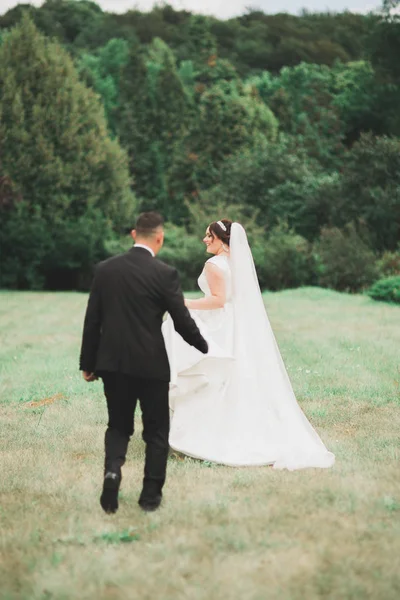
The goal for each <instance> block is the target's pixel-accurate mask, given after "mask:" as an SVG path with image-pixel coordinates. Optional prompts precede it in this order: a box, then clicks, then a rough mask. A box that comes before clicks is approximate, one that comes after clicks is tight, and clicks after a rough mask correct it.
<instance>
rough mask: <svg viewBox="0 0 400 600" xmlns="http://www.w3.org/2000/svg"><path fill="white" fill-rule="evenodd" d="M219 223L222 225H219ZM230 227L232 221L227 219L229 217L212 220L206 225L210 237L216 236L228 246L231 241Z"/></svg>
mask: <svg viewBox="0 0 400 600" xmlns="http://www.w3.org/2000/svg"><path fill="white" fill-rule="evenodd" d="M221 223H222V225H223V227H222V226H221ZM231 227H232V221H229V219H221V221H214V222H213V223H210V225H209V226H208V228H209V230H210V233H211V235H212V237H213V238H216V237H217V238H218V239H219V240H221V242H222V243H223V244H225V245H226V246H228V247H229V244H230V241H231ZM224 228H225V229H224Z"/></svg>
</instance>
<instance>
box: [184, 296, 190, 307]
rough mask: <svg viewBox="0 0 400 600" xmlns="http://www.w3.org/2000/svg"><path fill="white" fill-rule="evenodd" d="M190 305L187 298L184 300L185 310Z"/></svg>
mask: <svg viewBox="0 0 400 600" xmlns="http://www.w3.org/2000/svg"><path fill="white" fill-rule="evenodd" d="M190 303H191V300H189V298H185V306H186V308H190Z"/></svg>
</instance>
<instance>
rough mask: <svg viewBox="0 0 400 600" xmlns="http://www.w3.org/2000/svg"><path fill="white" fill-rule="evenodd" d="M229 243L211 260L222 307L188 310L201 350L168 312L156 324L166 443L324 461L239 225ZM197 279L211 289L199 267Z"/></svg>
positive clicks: (235, 454)
mask: <svg viewBox="0 0 400 600" xmlns="http://www.w3.org/2000/svg"><path fill="white" fill-rule="evenodd" d="M230 248H231V252H230V258H228V257H225V256H214V257H213V258H211V259H210V262H212V263H213V264H214V265H215V266H217V267H218V268H219V269H221V271H222V273H223V274H224V278H225V285H226V304H225V306H224V308H222V309H217V310H191V311H190V312H191V315H192V317H193V318H194V319H195V321H196V323H197V325H198V327H199V329H200V331H201V332H202V334H203V336H204V337H205V338H206V339H207V341H208V343H209V352H208V354H207V355H203V354H201V352H199V351H198V350H196V349H195V348H193V347H192V346H189V345H188V344H187V343H186V342H185V341H184V340H183V339H182V337H181V336H180V335H179V334H178V333H176V331H175V329H174V326H173V321H172V319H171V317H169V316H168V318H167V320H166V322H165V323H164V325H163V334H164V339H165V343H166V348H167V352H168V357H169V361H170V365H171V385H170V406H171V412H172V420H171V432H170V446H171V447H172V448H173V449H175V450H178V451H179V452H182V453H184V454H186V455H188V456H191V457H194V458H200V459H203V460H207V461H210V462H215V463H219V464H224V465H229V466H252V465H254V466H257V465H258V466H260V465H273V466H274V468H276V469H284V468H286V469H289V470H295V469H302V468H306V467H325V468H326V467H331V466H332V465H333V464H334V461H335V457H334V455H333V454H332V453H331V452H329V451H328V450H327V449H326V448H325V446H324V444H323V442H322V441H321V439H320V438H319V436H318V434H317V433H316V431H315V430H314V429H313V427H312V426H311V424H310V423H309V421H308V420H307V418H306V417H305V415H304V413H303V412H302V410H301V408H300V407H299V405H298V403H297V401H296V398H295V396H294V393H293V389H292V386H291V383H290V380H289V377H288V375H287V372H286V369H285V366H284V364H283V361H282V358H281V355H280V352H279V349H278V346H277V344H276V342H275V337H274V334H273V332H272V329H271V326H270V323H269V319H268V316H267V314H266V311H265V307H264V303H263V299H262V295H261V291H260V288H259V285H258V280H257V276H256V272H255V267H254V262H253V258H252V254H251V250H250V248H249V245H248V242H247V236H246V233H245V231H244V229H243V227H242V226H241V225H239V224H238V223H234V224H233V225H232V229H231V243H230ZM198 283H199V287H200V289H201V290H202V292H203V293H204V294H205V295H206V296H207V295H209V294H210V293H211V292H210V288H209V286H208V283H207V278H206V275H205V272H204V270H203V272H202V274H201V275H200V277H199V280H198Z"/></svg>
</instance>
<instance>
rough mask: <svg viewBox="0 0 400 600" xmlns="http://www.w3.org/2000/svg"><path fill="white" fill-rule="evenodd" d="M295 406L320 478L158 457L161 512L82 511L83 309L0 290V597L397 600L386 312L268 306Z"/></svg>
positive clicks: (86, 397) (96, 441) (391, 339)
mask: <svg viewBox="0 0 400 600" xmlns="http://www.w3.org/2000/svg"><path fill="white" fill-rule="evenodd" d="M265 299H266V304H267V307H268V311H269V314H270V318H271V322H272V325H273V327H274V330H275V332H276V337H277V340H278V343H279V345H280V347H281V350H282V354H283V356H284V359H285V362H286V364H287V366H288V371H289V374H290V377H291V379H292V382H293V386H294V389H295V392H296V394H297V397H298V399H299V402H300V403H301V405H302V407H303V409H304V411H305V412H306V414H307V416H308V417H309V418H310V420H311V421H312V422H313V424H314V426H315V427H316V428H317V430H318V431H319V433H320V435H321V437H322V438H323V440H324V442H325V443H326V445H327V446H328V448H329V449H331V450H332V451H333V452H335V454H336V458H337V462H336V465H335V467H334V468H333V469H331V470H327V471H323V470H307V471H301V472H295V473H288V472H279V471H273V470H272V469H271V468H253V469H231V468H227V467H221V466H213V465H210V464H209V463H201V462H198V461H194V460H191V459H184V460H182V459H179V458H174V457H171V458H170V461H169V467H168V469H169V470H168V480H167V485H166V488H165V499H164V504H163V507H162V508H161V510H160V511H158V512H157V513H154V514H150V515H149V514H143V513H142V512H141V511H140V509H139V507H138V506H137V498H138V494H139V492H140V485H141V479H142V469H143V450H144V448H143V442H142V441H141V438H140V422H139V419H138V420H137V429H138V432H137V434H136V435H135V437H134V440H133V441H132V443H131V447H130V452H129V457H128V462H127V464H126V466H125V467H124V481H123V489H122V493H121V503H120V506H121V507H120V511H119V512H118V514H117V515H116V516H114V517H107V516H106V515H104V514H103V513H102V511H101V509H100V506H99V504H98V497H99V492H100V489H101V477H102V460H103V456H102V452H103V436H104V429H105V421H106V409H105V402H104V400H103V396H102V389H101V384H100V383H95V384H90V385H89V384H85V383H84V382H83V380H81V376H80V373H79V372H78V371H77V361H78V353H79V345H80V333H81V326H82V321H83V314H84V309H85V305H86V296H85V295H82V294H75V293H65V294H52V293H7V292H3V293H0V337H1V343H0V365H1V373H0V377H1V380H0V420H1V422H0V450H1V454H0V460H1V479H0V552H1V557H0V598H2V599H7V600H14V599H24V600H25V599H26V600H39V599H43V600H45V599H46V600H48V599H56V600H64V599H65V600H67V599H68V600H72V599H73V600H77V599H79V600H82V599H92V598H93V599H96V600H97V599H100V600H105V599H107V600H108V599H113V600H114V599H115V600H119V599H121V600H122V599H126V598H129V599H136V598H137V599H140V600H147V599H149V600H150V598H151V599H153V598H159V599H160V600H179V599H183V598H188V599H190V600H192V599H193V600H206V599H207V600H209V599H211V600H269V599H277V600H278V599H279V600H289V599H290V600H292V599H293V600H305V599H306V600H309V599H313V598H324V599H325V598H328V599H332V600H333V599H335V600H336V599H337V600H342V599H358V598H359V599H365V598H371V599H379V600H381V599H382V600H391V599H393V600H397V599H398V598H399V597H400V576H399V572H398V571H399V570H398V564H397V563H398V557H399V555H400V477H399V454H400V452H399V439H400V387H399V381H400V373H399V365H400V360H399V354H400V351H399V349H400V308H399V307H396V306H391V305H386V304H382V303H375V302H373V301H372V300H369V299H368V298H367V297H363V296H347V295H341V294H337V293H335V292H330V291H326V290H319V289H302V290H295V291H286V292H282V293H279V294H267V295H266V296H265Z"/></svg>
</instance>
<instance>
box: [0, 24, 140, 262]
mask: <svg viewBox="0 0 400 600" xmlns="http://www.w3.org/2000/svg"><path fill="white" fill-rule="evenodd" d="M0 147H1V167H2V173H0V177H3V178H6V180H7V181H9V182H10V185H11V186H12V189H13V191H14V194H16V195H17V196H18V198H19V204H20V205H21V206H22V205H23V207H24V210H23V218H24V219H27V218H29V215H32V216H33V215H35V218H39V217H38V215H39V216H40V219H41V220H42V221H43V223H44V229H45V230H46V231H47V232H48V235H49V236H50V237H51V238H52V244H50V246H51V247H52V248H53V251H54V248H55V247H56V246H57V243H58V242H57V230H56V228H58V227H64V226H66V223H67V222H68V223H78V222H79V223H81V224H82V227H83V226H84V227H85V228H89V229H90V223H91V218H90V215H92V216H93V222H94V223H96V224H97V225H99V230H101V234H103V233H104V227H103V225H100V221H101V223H103V224H104V223H106V221H108V222H109V223H110V225H111V226H112V227H115V228H121V227H123V226H125V227H126V226H127V225H130V224H131V219H132V211H133V210H134V208H135V202H134V197H133V195H132V192H131V191H130V178H129V171H128V167H127V159H126V155H125V153H124V152H123V150H122V149H121V148H120V147H119V145H118V143H117V142H116V141H113V140H111V139H110V138H109V136H108V132H107V124H106V120H105V117H104V110H103V108H102V106H101V104H100V102H99V100H98V98H97V96H96V94H95V93H94V92H92V91H91V90H89V89H87V88H86V87H85V85H84V84H83V83H82V82H81V81H80V80H79V76H78V73H77V71H76V69H75V67H74V64H73V62H72V60H71V58H70V57H69V56H68V54H67V53H66V51H65V50H63V49H62V48H61V47H60V46H59V45H58V44H57V43H54V42H51V41H49V40H47V39H46V38H45V37H44V36H43V35H42V34H40V33H39V32H38V30H37V29H36V27H35V25H34V24H33V23H32V21H31V20H30V19H29V17H25V18H24V19H23V20H22V22H21V24H20V25H18V26H17V27H15V28H14V29H13V30H12V31H11V32H10V33H9V34H7V35H6V36H5V39H4V40H3V44H2V45H1V46H0ZM4 210H5V211H6V213H5V214H4V215H2V216H3V217H4V220H7V219H8V220H9V219H14V220H15V219H17V218H18V214H17V207H16V206H15V205H14V207H11V208H10V207H9V206H8V207H6V208H4ZM18 210H19V211H20V214H21V215H22V213H21V210H22V209H21V208H19V209H18ZM2 212H3V211H2ZM21 218H22V216H21ZM99 219H100V220H99ZM14 230H15V231H17V230H18V228H14ZM18 231H19V230H18ZM74 231H75V233H76V229H75V230H74ZM100 237H101V236H100V233H99V244H100ZM14 242H15V244H18V239H16V240H15V241H14ZM72 250H73V249H71V251H72ZM65 260H67V258H66V259H65ZM43 262H45V261H43ZM50 262H51V261H50ZM77 262H79V259H78V258H75V259H74V264H76V263H77ZM44 268H45V267H44V266H43V269H44ZM52 268H56V265H54V264H53V265H52Z"/></svg>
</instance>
